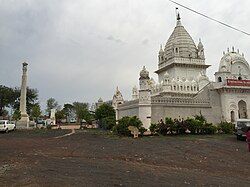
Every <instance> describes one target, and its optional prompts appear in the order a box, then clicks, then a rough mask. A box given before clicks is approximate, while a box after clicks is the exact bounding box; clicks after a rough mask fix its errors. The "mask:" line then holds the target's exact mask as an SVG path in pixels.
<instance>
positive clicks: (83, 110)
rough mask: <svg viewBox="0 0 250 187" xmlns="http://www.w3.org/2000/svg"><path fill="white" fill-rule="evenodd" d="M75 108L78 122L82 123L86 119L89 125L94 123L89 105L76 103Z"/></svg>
mask: <svg viewBox="0 0 250 187" xmlns="http://www.w3.org/2000/svg"><path fill="white" fill-rule="evenodd" d="M73 106H74V109H75V112H76V116H77V121H78V122H80V121H81V120H82V119H85V120H86V121H87V123H91V122H92V118H93V117H92V115H91V114H90V112H89V110H88V108H89V105H88V103H81V102H74V103H73Z"/></svg>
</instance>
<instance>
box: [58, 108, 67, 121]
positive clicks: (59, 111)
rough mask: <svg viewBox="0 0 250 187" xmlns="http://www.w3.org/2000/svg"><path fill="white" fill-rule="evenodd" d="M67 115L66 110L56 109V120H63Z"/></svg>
mask: <svg viewBox="0 0 250 187" xmlns="http://www.w3.org/2000/svg"><path fill="white" fill-rule="evenodd" d="M65 117H66V115H65V112H64V110H58V111H56V120H57V121H61V120H62V119H64V118H65Z"/></svg>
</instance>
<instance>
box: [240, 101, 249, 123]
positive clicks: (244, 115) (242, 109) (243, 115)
mask: <svg viewBox="0 0 250 187" xmlns="http://www.w3.org/2000/svg"><path fill="white" fill-rule="evenodd" d="M238 108H239V119H246V118H247V104H246V102H245V101H243V100H240V101H239V103H238Z"/></svg>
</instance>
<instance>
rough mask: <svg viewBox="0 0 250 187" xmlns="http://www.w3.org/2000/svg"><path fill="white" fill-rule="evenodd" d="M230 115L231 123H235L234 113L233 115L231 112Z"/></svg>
mask: <svg viewBox="0 0 250 187" xmlns="http://www.w3.org/2000/svg"><path fill="white" fill-rule="evenodd" d="M230 115H231V122H235V113H234V111H231V113H230Z"/></svg>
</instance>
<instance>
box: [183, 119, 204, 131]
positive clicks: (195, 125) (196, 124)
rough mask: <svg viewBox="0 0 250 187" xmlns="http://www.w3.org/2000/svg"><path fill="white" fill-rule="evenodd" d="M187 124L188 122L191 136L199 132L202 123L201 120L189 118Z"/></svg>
mask: <svg viewBox="0 0 250 187" xmlns="http://www.w3.org/2000/svg"><path fill="white" fill-rule="evenodd" d="M185 122H186V124H187V128H188V130H189V131H190V132H191V134H196V133H197V132H198V131H199V128H200V126H201V122H200V121H199V120H195V119H192V118H188V119H186V121H185Z"/></svg>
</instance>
